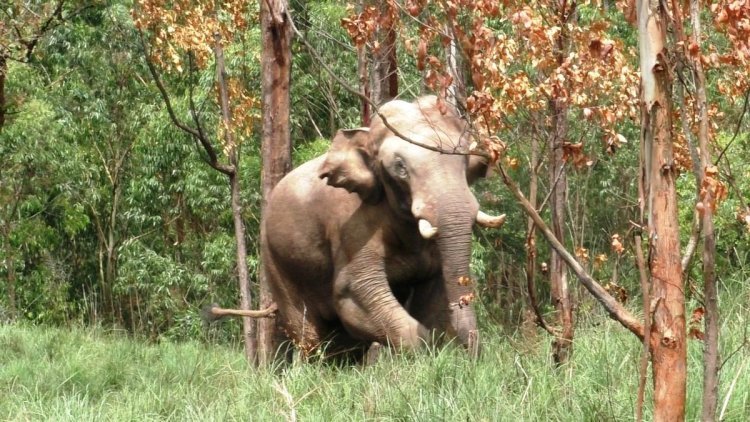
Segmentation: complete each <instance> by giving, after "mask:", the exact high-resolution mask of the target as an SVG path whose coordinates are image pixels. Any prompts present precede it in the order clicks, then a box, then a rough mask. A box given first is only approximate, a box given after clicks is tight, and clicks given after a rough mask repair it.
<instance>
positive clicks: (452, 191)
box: [261, 96, 505, 355]
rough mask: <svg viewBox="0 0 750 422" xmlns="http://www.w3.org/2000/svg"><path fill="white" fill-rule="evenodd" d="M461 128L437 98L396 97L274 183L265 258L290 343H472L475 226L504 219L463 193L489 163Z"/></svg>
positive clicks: (346, 347) (265, 225)
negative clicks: (471, 265) (472, 149)
mask: <svg viewBox="0 0 750 422" xmlns="http://www.w3.org/2000/svg"><path fill="white" fill-rule="evenodd" d="M443 104H445V103H443ZM441 109H442V110H441ZM381 116H382V117H381ZM468 128H469V126H468V125H467V123H466V122H465V120H463V119H461V118H460V117H459V115H458V113H457V112H456V111H455V110H453V109H450V108H449V109H448V110H447V111H446V110H445V107H444V106H443V105H439V104H438V99H437V98H436V97H435V96H427V97H421V98H419V99H417V100H415V101H413V102H406V101H403V100H392V101H390V102H387V103H385V104H383V105H382V106H381V107H380V110H379V114H378V115H377V116H374V118H373V119H372V122H371V124H370V126H369V127H366V128H358V129H350V130H339V131H338V132H337V133H336V135H335V137H334V138H333V141H332V143H331V145H330V148H329V150H328V152H327V153H326V154H323V155H321V156H319V157H317V158H314V159H312V160H311V161H308V162H307V163H305V164H303V165H301V166H300V167H297V168H296V169H294V170H293V171H291V172H290V173H289V174H287V175H286V176H285V177H284V178H283V179H282V180H281V181H280V182H279V183H278V184H277V185H276V187H275V188H274V189H273V190H272V192H271V194H270V195H269V198H268V202H267V206H266V211H265V218H264V219H263V222H262V230H261V238H262V241H261V245H262V249H261V256H262V260H263V265H264V266H265V269H266V270H265V271H266V277H267V280H268V285H269V288H270V290H271V293H272V296H273V298H274V301H275V303H276V305H277V306H278V314H277V318H278V324H280V326H281V327H282V329H283V330H284V331H285V332H286V334H287V335H288V336H289V337H290V338H291V340H292V341H293V342H294V343H295V344H296V345H297V346H298V348H300V349H301V350H302V351H304V352H305V353H311V352H312V351H314V350H320V349H319V347H320V346H321V345H323V344H326V345H327V346H326V348H325V351H326V352H327V353H328V354H331V355H333V354H336V353H344V352H346V351H352V350H355V351H357V353H359V352H361V351H364V350H366V348H367V347H368V345H369V344H375V342H377V343H380V344H388V345H391V346H393V347H396V348H405V349H415V348H418V347H420V346H421V345H422V344H424V343H425V342H432V341H433V340H434V339H436V338H439V337H442V338H445V339H449V340H451V339H456V340H457V341H458V342H460V344H462V345H464V346H466V347H467V348H471V347H472V344H473V343H474V342H478V333H477V321H476V316H475V313H474V310H473V309H472V305H471V303H470V302H471V300H470V298H471V297H472V287H471V286H469V285H467V284H468V283H467V281H468V280H469V278H468V277H469V276H470V274H469V261H470V255H471V239H472V228H473V225H474V224H475V223H477V224H479V225H482V226H486V227H498V226H499V225H500V224H502V222H503V220H504V218H505V216H504V215H501V216H498V217H492V216H489V215H487V214H485V213H483V212H482V211H480V210H479V206H478V201H477V200H476V198H475V197H474V195H473V193H472V192H471V190H470V189H469V185H470V183H472V182H473V181H475V180H476V179H477V178H479V177H484V176H485V175H486V173H487V168H488V164H487V160H486V159H484V158H482V157H480V156H477V155H469V154H466V151H468V149H469V144H470V143H471V136H470V135H469V130H468ZM394 130H395V132H394ZM402 137H403V138H406V140H405V139H403V138H402ZM462 152H463V153H462Z"/></svg>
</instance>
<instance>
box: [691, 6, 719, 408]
mask: <svg viewBox="0 0 750 422" xmlns="http://www.w3.org/2000/svg"><path fill="white" fill-rule="evenodd" d="M690 18H691V20H692V24H693V34H692V37H693V42H694V43H695V44H696V45H701V21H700V2H699V0H691V1H690ZM692 62H693V74H694V76H695V101H696V105H697V106H698V113H699V131H698V145H699V146H700V158H701V167H702V169H701V175H702V177H703V179H702V180H701V181H700V184H701V185H702V186H705V184H704V183H703V182H705V180H706V178H710V177H715V176H717V173H716V172H715V171H711V168H710V167H711V153H710V147H709V145H708V141H709V140H708V103H707V100H706V75H705V73H704V72H703V63H701V61H700V59H695V58H694V59H693V60H692ZM700 196H701V202H702V203H703V215H702V216H701V219H702V223H703V293H704V301H705V316H704V318H705V337H704V342H705V346H704V349H703V409H702V413H701V419H702V420H704V421H715V420H716V407H717V404H718V399H719V396H718V392H719V305H718V291H717V286H716V273H715V255H716V238H715V235H714V222H713V205H714V204H715V201H716V198H715V197H714V192H713V190H712V189H711V188H710V187H706V189H704V190H702V191H701V195H700Z"/></svg>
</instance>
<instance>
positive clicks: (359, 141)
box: [318, 128, 381, 202]
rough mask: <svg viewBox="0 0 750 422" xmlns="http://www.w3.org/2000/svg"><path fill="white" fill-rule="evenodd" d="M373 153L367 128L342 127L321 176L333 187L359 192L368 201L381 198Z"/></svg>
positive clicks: (323, 165)
mask: <svg viewBox="0 0 750 422" xmlns="http://www.w3.org/2000/svg"><path fill="white" fill-rule="evenodd" d="M374 154H375V152H374V151H373V146H372V143H371V142H370V130H369V129H368V128H359V129H349V130H339V131H338V132H336V136H335V137H334V138H333V142H332V143H331V147H330V148H329V149H328V154H327V155H326V159H325V161H324V162H323V164H322V165H321V166H320V169H318V177H320V178H321V179H327V183H328V184H329V185H330V186H334V187H337V188H344V189H346V190H347V191H348V192H356V193H357V194H359V196H360V197H361V198H362V200H363V201H366V202H376V201H378V200H379V198H380V191H381V186H380V182H379V181H378V178H377V176H376V175H375V173H374V171H373V160H374Z"/></svg>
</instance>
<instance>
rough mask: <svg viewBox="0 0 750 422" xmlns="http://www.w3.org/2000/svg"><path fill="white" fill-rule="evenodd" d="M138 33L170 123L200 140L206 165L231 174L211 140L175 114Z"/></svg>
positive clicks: (141, 35) (141, 34) (142, 38)
mask: <svg viewBox="0 0 750 422" xmlns="http://www.w3.org/2000/svg"><path fill="white" fill-rule="evenodd" d="M138 34H139V37H140V40H141V46H142V47H143V53H144V59H145V60H146V65H147V66H148V70H149V73H151V77H152V78H153V79H154V83H155V84H156V87H157V88H158V89H159V93H160V94H161V97H162V99H163V100H164V105H165V106H166V107H167V112H168V113H169V118H170V119H171V120H172V123H173V124H174V125H175V126H177V127H178V128H180V129H181V130H182V131H183V132H185V133H187V134H188V135H190V136H192V137H193V138H194V139H196V140H198V141H199V142H200V144H201V145H202V146H203V149H204V150H205V151H206V154H208V165H210V166H211V167H213V168H214V169H215V170H217V171H219V172H221V173H224V174H225V175H227V176H231V175H232V174H234V172H235V169H234V168H233V167H232V166H226V165H223V164H221V163H219V159H218V156H217V154H216V151H215V150H214V148H213V146H212V145H211V142H209V140H208V138H206V136H204V135H203V133H202V131H200V132H199V131H198V130H196V129H194V128H192V127H190V126H188V125H186V124H185V123H183V122H182V121H180V119H179V118H178V117H177V114H175V112H174V108H173V107H172V101H171V100H170V99H169V94H168V93H167V90H166V88H164V84H163V83H162V81H161V78H160V77H159V73H158V72H157V70H156V67H155V66H154V64H153V63H152V62H151V59H150V58H149V52H148V47H146V41H145V39H144V36H143V31H142V30H141V29H139V30H138Z"/></svg>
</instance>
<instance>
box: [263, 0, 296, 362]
mask: <svg viewBox="0 0 750 422" xmlns="http://www.w3.org/2000/svg"><path fill="white" fill-rule="evenodd" d="M288 7H289V5H288V3H287V1H286V0H260V15H261V31H262V35H261V37H262V45H263V51H262V53H261V75H262V92H263V96H262V102H263V129H262V139H261V155H262V160H263V173H262V175H261V185H262V195H263V203H262V206H261V219H265V208H266V202H267V200H268V196H269V195H270V193H271V190H272V189H273V187H274V186H276V184H277V183H278V182H279V180H281V178H282V177H284V175H285V174H286V173H288V172H289V170H290V169H291V162H292V159H291V156H292V149H291V134H290V129H289V106H290V98H289V87H290V83H291V72H292V62H291V61H292V56H291V48H290V47H291V36H292V30H291V25H290V22H289V15H288V14H287V13H286V12H287V8H288ZM261 230H264V229H263V224H262V223H261ZM261 239H263V236H261ZM272 303H273V298H272V297H271V291H270V288H269V286H268V276H267V274H266V269H265V268H264V267H263V266H261V269H260V308H261V309H265V308H268V307H269V306H271V304H272ZM281 337H282V335H281V333H280V330H278V329H277V326H276V320H275V319H268V318H265V319H262V320H260V322H259V331H258V360H259V363H260V364H261V365H266V364H268V363H270V362H271V360H272V359H273V357H274V355H275V353H276V350H277V349H278V345H279V339H280V338H281Z"/></svg>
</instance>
